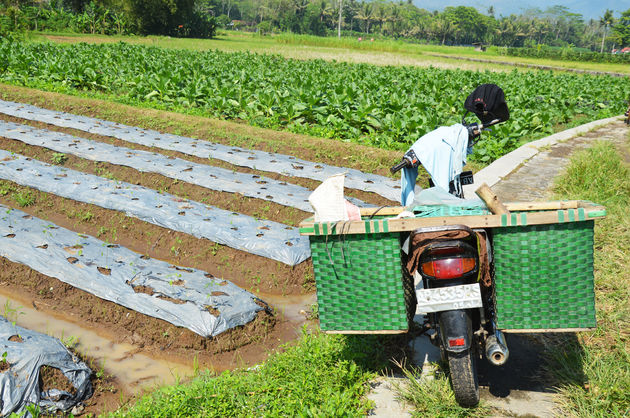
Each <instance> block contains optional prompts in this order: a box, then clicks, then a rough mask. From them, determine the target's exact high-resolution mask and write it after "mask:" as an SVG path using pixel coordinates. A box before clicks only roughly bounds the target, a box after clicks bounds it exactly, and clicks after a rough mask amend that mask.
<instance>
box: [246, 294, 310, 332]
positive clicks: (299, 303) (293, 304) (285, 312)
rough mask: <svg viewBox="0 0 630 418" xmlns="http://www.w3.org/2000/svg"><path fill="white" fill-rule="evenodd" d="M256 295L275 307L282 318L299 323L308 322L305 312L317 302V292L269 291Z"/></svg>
mask: <svg viewBox="0 0 630 418" xmlns="http://www.w3.org/2000/svg"><path fill="white" fill-rule="evenodd" d="M256 296H258V297H259V298H261V299H262V300H264V301H265V302H267V303H268V304H269V305H270V306H271V307H272V308H274V309H275V310H276V311H277V313H278V316H279V317H280V318H281V319H286V320H288V321H290V322H295V323H297V324H299V325H301V324H303V323H304V322H306V316H305V315H304V313H300V312H301V311H303V312H309V311H310V310H311V307H312V305H313V304H314V303H315V302H317V297H316V296H315V293H310V294H306V295H285V296H282V295H272V294H268V293H257V294H256Z"/></svg>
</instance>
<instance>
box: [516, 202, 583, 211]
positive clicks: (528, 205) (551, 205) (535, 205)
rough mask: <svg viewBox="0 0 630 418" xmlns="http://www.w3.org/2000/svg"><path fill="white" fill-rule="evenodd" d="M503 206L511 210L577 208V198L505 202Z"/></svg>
mask: <svg viewBox="0 0 630 418" xmlns="http://www.w3.org/2000/svg"><path fill="white" fill-rule="evenodd" d="M505 207H506V208H507V209H508V210H509V211H512V212H520V211H528V210H558V209H577V208H578V201H577V200H566V201H551V202H507V203H505Z"/></svg>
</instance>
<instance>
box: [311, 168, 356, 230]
mask: <svg viewBox="0 0 630 418" xmlns="http://www.w3.org/2000/svg"><path fill="white" fill-rule="evenodd" d="M345 176H346V174H345V173H340V174H336V175H334V176H331V177H328V178H327V179H326V180H324V181H323V182H322V184H320V185H319V186H317V188H316V189H315V190H314V191H313V193H311V195H310V196H309V197H308V201H309V202H310V204H311V206H312V207H313V211H314V212H315V217H314V219H315V222H336V221H347V220H348V213H347V210H346V202H345V200H344V197H343V183H344V179H345Z"/></svg>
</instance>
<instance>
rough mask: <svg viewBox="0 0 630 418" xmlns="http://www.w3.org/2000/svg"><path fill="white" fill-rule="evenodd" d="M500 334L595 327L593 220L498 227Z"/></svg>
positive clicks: (497, 304) (498, 317)
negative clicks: (504, 332)
mask: <svg viewBox="0 0 630 418" xmlns="http://www.w3.org/2000/svg"><path fill="white" fill-rule="evenodd" d="M493 235H494V256H495V291H496V311H497V326H498V327H499V328H500V329H513V330H525V329H532V330H535V329H574V328H593V327H595V326H596V321H595V293H594V289H593V287H594V286H593V221H584V222H567V223H557V224H551V225H533V226H518V227H508V228H495V229H494V230H493Z"/></svg>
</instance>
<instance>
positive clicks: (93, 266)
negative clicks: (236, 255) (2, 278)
mask: <svg viewBox="0 0 630 418" xmlns="http://www.w3.org/2000/svg"><path fill="white" fill-rule="evenodd" d="M0 211H2V212H1V215H0V256H2V257H5V258H7V259H9V260H11V261H13V262H15V263H20V264H24V265H27V266H29V267H30V268H32V269H33V270H36V271H38V272H40V273H42V274H44V275H46V276H49V277H54V278H56V279H58V280H60V281H62V282H64V283H67V284H69V285H71V286H73V287H76V288H78V289H81V290H84V291H86V292H88V293H91V294H93V295H95V296H98V297H99V298H102V299H105V300H108V301H111V302H114V303H117V304H119V305H122V306H125V307H127V308H129V309H133V310H134V311H137V312H140V313H142V314H145V315H148V316H152V317H155V318H159V319H162V320H165V321H167V322H170V323H171V324H173V325H176V326H179V327H185V328H188V329H190V330H191V331H193V332H195V333H197V334H199V335H201V336H202V337H212V336H215V335H217V334H220V333H221V332H224V331H226V330H228V329H230V328H233V327H236V326H239V325H244V324H246V323H248V322H250V321H251V320H253V319H254V318H255V316H256V312H258V311H260V310H261V309H262V308H261V307H260V306H259V305H258V304H257V303H256V300H257V299H256V297H255V296H254V295H253V294H251V293H249V292H247V291H245V290H243V289H241V288H239V287H238V286H236V285H234V284H233V283H230V282H228V281H225V280H221V279H218V278H215V277H213V276H211V275H209V274H207V273H205V272H203V271H201V270H196V269H190V268H182V267H176V266H173V265H171V264H169V263H166V262H164V261H160V260H155V259H151V258H148V257H146V256H143V255H140V254H137V253H135V252H133V251H131V250H129V249H127V248H124V247H120V246H118V245H115V244H108V243H106V242H103V241H100V240H98V239H96V238H94V237H91V236H88V235H83V234H77V233H76V232H73V231H70V230H67V229H64V228H61V227H58V226H56V225H54V224H51V223H50V222H45V221H43V220H41V219H38V218H35V217H33V216H31V215H28V214H26V213H24V212H22V211H19V210H15V209H9V208H7V207H5V206H2V205H0Z"/></svg>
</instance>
